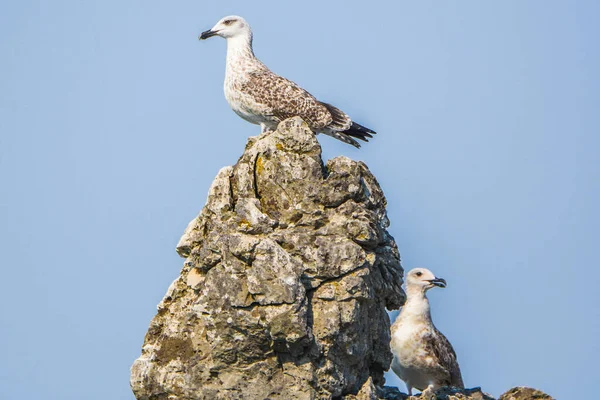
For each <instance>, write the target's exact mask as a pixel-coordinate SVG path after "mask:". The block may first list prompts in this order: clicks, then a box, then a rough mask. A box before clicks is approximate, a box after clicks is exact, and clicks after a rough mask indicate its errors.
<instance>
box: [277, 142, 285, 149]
mask: <svg viewBox="0 0 600 400" xmlns="http://www.w3.org/2000/svg"><path fill="white" fill-rule="evenodd" d="M275 147H276V148H277V150H283V149H284V147H283V145H282V144H281V143H275Z"/></svg>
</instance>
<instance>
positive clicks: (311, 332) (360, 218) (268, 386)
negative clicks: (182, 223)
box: [131, 118, 405, 400]
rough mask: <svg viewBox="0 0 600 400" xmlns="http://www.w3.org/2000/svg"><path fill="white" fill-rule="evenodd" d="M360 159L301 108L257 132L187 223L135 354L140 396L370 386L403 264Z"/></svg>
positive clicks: (381, 358)
mask: <svg viewBox="0 0 600 400" xmlns="http://www.w3.org/2000/svg"><path fill="white" fill-rule="evenodd" d="M385 207H386V201H385V198H384V196H383V192H382V191H381V189H380V188H379V185H378V184H377V181H376V179H375V178H374V177H373V175H371V173H370V172H369V170H368V168H367V167H366V165H364V164H363V163H361V162H356V161H352V160H350V159H348V158H346V157H338V158H335V159H333V160H331V161H329V162H328V163H327V165H326V166H325V165H323V162H322V160H321V148H320V146H319V144H318V142H317V140H316V138H315V136H314V134H313V133H312V132H311V131H310V130H309V129H308V127H307V126H306V124H305V123H304V122H303V121H302V120H301V119H299V118H292V119H289V120H286V121H284V122H282V123H281V124H280V126H279V128H278V130H277V131H275V132H270V133H266V134H263V135H261V136H259V137H257V138H251V139H250V140H249V142H248V145H247V146H246V150H245V151H244V154H243V155H242V157H241V158H240V159H239V161H238V163H237V164H236V165H235V166H233V167H226V168H223V169H221V171H219V173H218V175H217V177H216V178H215V181H214V182H213V184H212V186H211V188H210V190H209V195H208V199H207V203H206V205H205V206H204V208H203V210H202V211H201V213H200V215H199V216H198V217H197V218H196V219H194V220H193V221H192V222H191V223H190V224H189V225H188V227H187V229H186V230H185V233H184V235H183V237H182V238H181V240H180V241H179V244H178V245H177V252H178V253H179V254H180V255H181V256H182V257H185V258H186V260H185V262H184V266H183V269H182V271H181V275H180V277H179V278H178V279H177V280H175V282H173V284H172V285H171V286H170V288H169V290H168V292H167V294H166V295H165V298H164V299H163V300H162V301H161V303H160V304H159V311H158V314H157V315H156V316H155V317H154V319H153V320H152V322H151V324H150V329H149V330H148V333H147V335H146V338H145V341H144V346H143V349H142V355H141V357H140V358H139V359H137V360H136V361H135V363H134V365H133V366H132V371H131V386H132V388H133V391H134V393H135V396H136V397H137V398H138V399H148V400H150V399H181V400H183V399H242V398H243V399H267V398H268V399H330V398H342V397H347V398H348V399H350V398H352V399H364V400H367V399H376V398H377V389H376V388H377V386H380V385H382V384H383V382H384V379H383V372H384V371H385V370H387V369H388V367H389V364H390V361H391V357H392V356H391V353H390V349H389V340H390V337H389V335H390V333H389V328H390V321H389V318H388V316H387V313H386V307H387V308H389V309H394V308H398V307H399V306H400V305H402V304H403V302H404V299H405V294H404V292H403V291H402V289H401V284H402V268H401V266H400V259H399V258H400V257H399V254H398V250H397V247H396V244H395V242H394V240H393V238H392V237H391V236H390V235H389V234H388V233H387V231H386V228H387V226H388V225H389V222H388V219H387V217H386V211H385Z"/></svg>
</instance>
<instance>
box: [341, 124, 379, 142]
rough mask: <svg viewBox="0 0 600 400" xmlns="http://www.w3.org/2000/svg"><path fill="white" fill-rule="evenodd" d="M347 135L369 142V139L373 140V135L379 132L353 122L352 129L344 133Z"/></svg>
mask: <svg viewBox="0 0 600 400" xmlns="http://www.w3.org/2000/svg"><path fill="white" fill-rule="evenodd" d="M340 133H343V134H345V135H348V136H352V137H354V138H357V139H360V140H364V141H365V142H368V141H369V139H368V138H372V137H373V135H375V134H376V133H377V132H375V131H373V130H371V129H369V128H367V127H364V126H362V125H361V124H357V123H356V122H352V125H351V126H350V129H348V130H345V131H343V132H340Z"/></svg>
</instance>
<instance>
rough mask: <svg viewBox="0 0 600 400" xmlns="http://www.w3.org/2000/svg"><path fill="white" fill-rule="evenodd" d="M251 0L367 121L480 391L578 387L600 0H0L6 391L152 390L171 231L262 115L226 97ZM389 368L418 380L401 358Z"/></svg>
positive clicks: (329, 142)
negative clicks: (228, 19)
mask: <svg viewBox="0 0 600 400" xmlns="http://www.w3.org/2000/svg"><path fill="white" fill-rule="evenodd" d="M228 14H239V15H242V16H244V17H245V18H246V19H247V20H248V21H249V22H250V24H251V25H252V27H253V29H254V33H255V41H254V42H255V52H256V54H257V56H258V57H259V58H261V59H262V60H263V61H264V62H265V63H266V64H267V65H268V66H270V67H271V69H272V70H274V71H275V72H277V73H280V74H282V75H284V76H286V77H288V78H290V79H292V80H294V81H296V82H297V83H299V84H300V85H302V86H303V87H305V88H306V89H308V90H309V91H311V92H312V93H313V94H314V95H316V96H317V97H318V98H320V99H321V100H323V101H327V102H330V103H332V104H334V105H336V106H338V107H340V108H341V109H343V110H345V111H346V112H348V113H349V114H350V115H351V116H352V117H353V118H354V119H355V120H357V121H358V122H360V123H362V124H364V125H366V126H369V127H372V128H373V129H375V130H376V131H377V132H378V135H377V137H376V138H375V139H374V140H373V141H372V142H371V143H369V144H366V145H365V146H363V148H362V149H361V150H356V149H354V148H352V147H350V146H347V145H345V144H343V143H341V142H337V141H335V140H334V139H331V138H328V137H320V139H319V140H320V142H321V143H322V145H323V154H324V157H325V158H332V157H335V156H337V155H346V156H349V157H352V158H354V159H360V160H364V161H365V162H366V163H367V165H368V166H369V167H370V169H371V170H372V171H373V173H374V174H375V175H376V176H377V178H378V180H379V182H380V184H381V186H382V188H383V190H384V191H385V193H386V196H387V199H388V203H389V209H388V212H389V217H390V220H391V222H392V225H391V227H390V232H391V233H392V235H393V236H394V237H395V238H396V240H397V242H398V246H399V249H400V252H401V254H402V259H403V264H404V267H405V268H406V269H410V268H413V267H416V266H423V267H427V268H429V269H431V270H432V271H434V273H435V274H437V275H438V276H441V277H444V278H446V280H447V281H448V288H447V289H445V290H436V291H432V292H430V298H431V302H432V310H433V317H434V320H435V322H436V324H437V326H438V327H439V328H440V330H442V331H443V332H444V333H445V334H446V336H448V337H449V339H450V340H451V341H452V343H453V344H454V347H455V349H456V351H457V353H458V358H459V361H460V365H461V367H462V370H463V376H464V379H465V383H466V384H467V386H470V387H472V386H481V387H483V389H484V390H486V391H488V392H490V393H492V394H494V395H499V394H500V393H502V392H503V391H505V390H507V389H509V388H510V387H512V386H515V385H530V386H534V387H537V388H540V389H542V390H545V391H547V392H548V393H550V394H552V395H554V396H555V397H557V398H563V399H564V398H582V397H584V394H586V393H588V390H589V389H588V387H587V386H588V385H589V383H590V382H594V381H595V380H596V379H597V359H598V357H599V356H600V348H599V345H598V337H600V318H599V317H600V315H599V311H598V309H599V307H598V306H599V303H600V295H599V291H598V288H597V285H598V282H600V272H599V269H598V261H597V251H598V247H599V243H600V212H599V210H598V204H600V166H599V163H598V160H599V153H600V139H599V137H600V112H599V111H600V78H599V76H600V75H599V74H598V71H600V47H598V37H600V27H599V25H598V23H597V22H598V17H599V16H600V3H598V2H597V1H586V0H578V1H577V2H569V1H566V0H564V1H551V0H550V1H542V0H528V1H526V2H524V1H520V0H506V1H502V2H499V1H497V2H491V1H488V2H482V1H475V0H465V1H462V2H458V3H457V2H453V3H450V2H445V3H442V2H436V1H433V0H429V1H427V0H424V1H418V2H416V1H415V2H407V1H400V2H394V3H392V2H380V1H369V2H364V1H329V2H323V1H313V0H306V1H303V2H296V3H281V2H277V3H276V2H242V1H218V2H217V1H214V2H200V1H186V0H182V1H178V2H164V1H150V0H144V1H142V0H138V1H115V0H106V1H103V2H80V1H73V0H71V1H61V0H56V1H53V2H48V1H33V0H21V1H18V2H17V1H12V2H9V1H4V2H1V3H0V54H1V55H2V56H1V62H0V266H1V269H0V271H1V272H0V274H1V275H0V293H1V295H0V296H2V297H1V301H0V327H1V329H0V346H1V349H2V362H1V363H0V391H1V392H2V393H3V396H5V397H6V398H20V399H42V398H43V399H60V400H69V399H74V400H75V399H77V400H79V399H90V400H93V399H130V400H131V399H133V395H132V394H131V392H130V389H129V383H128V379H129V367H130V365H131V364H132V362H133V360H134V359H135V358H137V357H138V355H139V354H140V347H141V345H142V341H143V337H144V334H145V332H146V329H147V328H148V324H149V322H150V320H151V318H152V317H153V316H154V313H155V310H156V308H155V307H156V304H157V303H158V302H159V301H160V299H161V298H162V296H163V294H164V293H165V291H166V289H167V287H168V286H169V284H170V282H171V281H172V280H173V279H174V278H175V277H176V276H177V275H178V273H179V270H180V267H181V264H182V260H181V259H180V258H178V256H177V255H176V253H175V250H174V248H175V244H176V243H177V241H178V239H179V237H180V235H181V234H182V232H183V230H184V228H185V226H186V225H187V223H188V222H189V221H190V220H191V219H192V218H194V217H195V215H196V214H197V213H198V212H199V211H200V209H201V208H202V206H203V205H204V201H205V198H206V193H207V190H208V187H209V185H210V183H211V182H212V179H213V178H214V176H215V175H216V173H217V171H218V170H219V169H220V168H221V167H222V166H224V165H231V164H233V163H235V161H236V159H237V157H238V156H239V155H240V154H241V152H242V151H243V149H244V145H245V143H246V138H247V137H248V136H252V135H256V134H257V133H258V127H256V126H253V125H250V124H248V123H246V122H245V121H243V120H241V119H239V118H238V117H237V116H236V115H235V114H234V113H233V112H232V111H231V110H230V109H229V107H228V105H227V103H226V101H225V99H224V97H223V91H222V84H223V77H224V68H225V64H224V61H225V60H224V57H225V41H223V40H221V39H219V38H215V39H212V40H210V41H207V42H198V40H197V35H198V33H200V32H201V31H203V30H205V29H208V28H210V27H212V25H213V24H214V23H215V22H216V21H217V20H218V19H219V18H221V17H223V16H225V15H228ZM388 378H389V379H388V383H389V384H392V385H395V384H398V385H399V387H400V388H401V389H404V386H403V385H402V383H400V382H399V381H398V380H397V379H396V378H394V377H393V376H391V375H388Z"/></svg>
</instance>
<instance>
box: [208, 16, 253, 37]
mask: <svg viewBox="0 0 600 400" xmlns="http://www.w3.org/2000/svg"><path fill="white" fill-rule="evenodd" d="M248 34H251V31H250V25H248V23H247V22H246V20H245V19H244V18H242V17H238V16H237V15H230V16H228V17H224V18H221V20H220V21H219V22H217V23H216V24H215V26H213V27H212V28H211V29H209V30H207V31H204V32H202V33H201V34H200V36H198V39H200V40H204V39H208V38H210V37H213V36H221V37H222V38H225V39H229V38H233V37H236V36H244V35H248Z"/></svg>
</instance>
